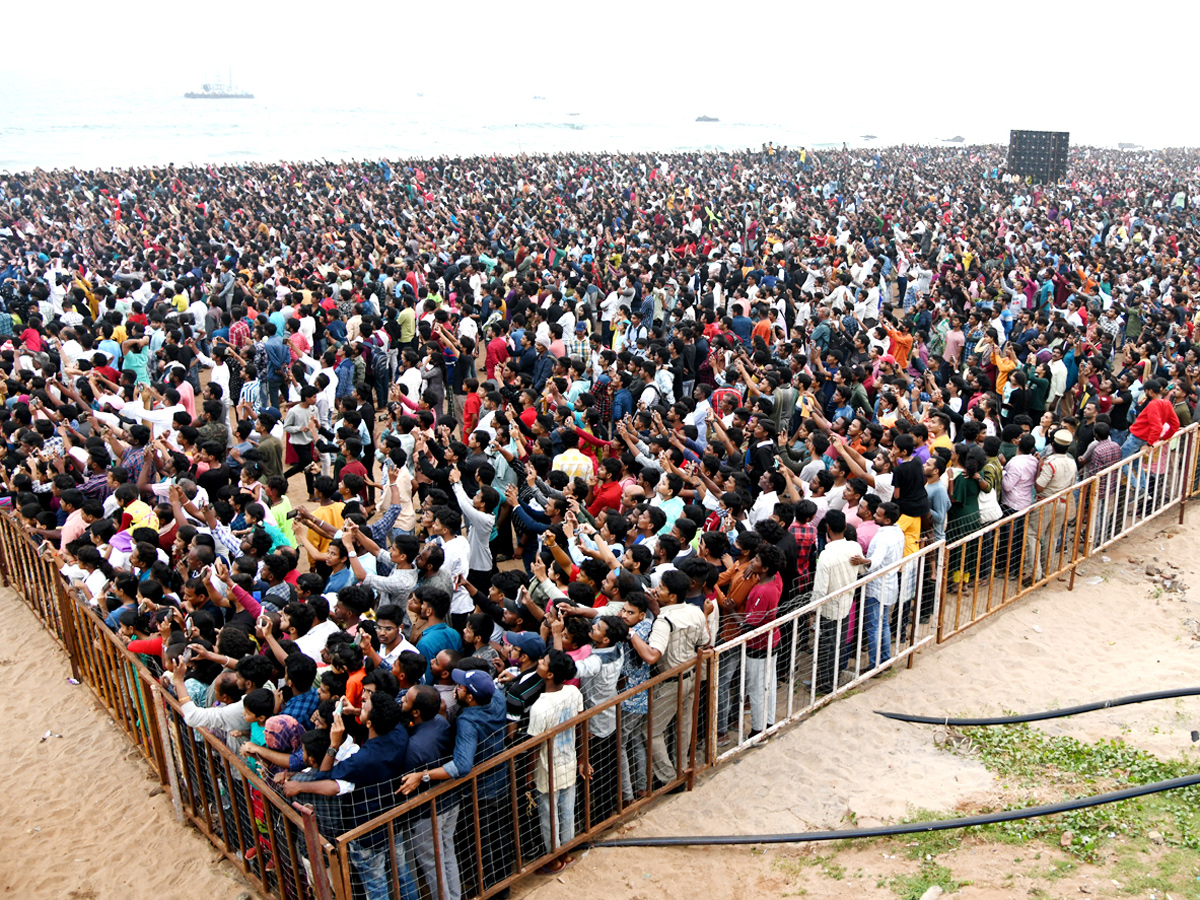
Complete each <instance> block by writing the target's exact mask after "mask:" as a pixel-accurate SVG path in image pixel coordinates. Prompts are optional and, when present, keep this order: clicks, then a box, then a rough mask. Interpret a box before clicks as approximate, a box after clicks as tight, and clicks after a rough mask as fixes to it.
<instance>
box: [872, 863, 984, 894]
mask: <svg viewBox="0 0 1200 900" xmlns="http://www.w3.org/2000/svg"><path fill="white" fill-rule="evenodd" d="M964 884H970V882H969V881H957V880H955V878H954V876H953V875H951V874H950V870H949V869H947V868H946V867H945V866H942V865H939V864H938V863H936V862H933V861H932V860H924V861H923V862H922V863H921V868H920V870H919V871H918V872H916V873H915V874H913V875H897V876H895V877H894V878H892V879H891V881H890V882H889V886H890V887H891V889H892V890H893V891H895V892H896V896H897V897H899V898H900V900H921V897H923V896H924V895H925V892H926V891H927V890H929V889H930V888H931V887H934V886H935V885H936V886H937V887H940V888H941V889H942V891H944V892H945V893H947V894H952V893H954V892H955V891H957V890H958V889H959V888H960V887H962V886H963V885H964Z"/></svg>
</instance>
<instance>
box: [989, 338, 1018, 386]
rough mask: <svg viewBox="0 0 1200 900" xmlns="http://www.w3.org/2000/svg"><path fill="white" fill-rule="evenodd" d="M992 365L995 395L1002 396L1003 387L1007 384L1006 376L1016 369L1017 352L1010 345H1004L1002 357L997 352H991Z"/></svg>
mask: <svg viewBox="0 0 1200 900" xmlns="http://www.w3.org/2000/svg"><path fill="white" fill-rule="evenodd" d="M992 365H993V366H995V367H996V393H997V394H1000V395H1001V396H1004V386H1005V385H1006V384H1008V376H1009V375H1010V374H1011V373H1012V371H1013V370H1014V369H1016V367H1017V351H1016V349H1015V348H1014V347H1013V345H1012V343H1008V344H1005V345H1004V355H1003V356H1001V355H1000V352H999V351H998V350H995V349H993V350H992Z"/></svg>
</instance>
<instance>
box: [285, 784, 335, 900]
mask: <svg viewBox="0 0 1200 900" xmlns="http://www.w3.org/2000/svg"><path fill="white" fill-rule="evenodd" d="M292 808H293V809H295V810H296V812H298V813H300V818H301V819H303V820H304V844H305V846H306V848H307V849H308V862H309V864H310V865H311V866H312V879H311V883H310V884H309V888H310V889H311V890H312V894H313V896H314V897H316V898H317V900H333V891H332V890H331V889H330V887H329V870H328V868H327V867H326V865H325V854H323V853H322V852H321V835H319V834H318V833H317V816H316V813H314V812H313V811H312V807H311V806H306V805H304V804H303V803H296V802H294V801H293V803H292Z"/></svg>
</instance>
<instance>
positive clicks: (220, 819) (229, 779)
mask: <svg viewBox="0 0 1200 900" xmlns="http://www.w3.org/2000/svg"><path fill="white" fill-rule="evenodd" d="M159 698H160V701H159V702H161V703H162V704H163V707H164V712H165V719H166V721H167V728H166V740H165V742H164V754H163V756H164V759H165V762H166V765H168V766H170V767H172V770H173V772H174V781H175V784H176V785H177V790H178V793H179V798H178V799H179V801H180V805H181V809H182V812H183V814H184V815H185V816H186V817H187V818H188V819H189V820H190V821H191V822H192V823H193V824H194V825H195V826H196V827H197V828H198V829H199V830H200V831H201V832H202V833H203V834H204V835H205V836H206V837H208V839H209V840H210V841H211V842H212V843H213V844H214V845H215V846H216V847H217V848H218V849H220V850H221V851H222V853H224V854H225V856H226V857H227V858H228V859H229V860H230V861H232V862H233V863H234V865H236V866H237V867H238V868H239V869H240V870H241V871H242V873H243V874H244V875H245V876H246V877H247V878H249V879H250V880H251V882H252V883H254V885H255V886H256V887H257V888H258V889H259V890H261V891H262V892H263V893H264V894H267V895H269V896H274V897H278V898H280V900H298V898H305V897H315V898H324V897H329V896H331V891H332V884H333V879H332V878H331V875H330V872H329V869H328V858H327V855H326V852H325V847H326V845H328V841H327V839H326V838H325V837H323V836H322V835H323V834H328V833H331V830H332V828H334V827H337V826H338V825H340V824H341V823H340V821H339V820H338V819H336V818H333V817H330V816H325V817H324V818H322V813H323V808H322V806H321V804H320V803H314V804H312V805H311V808H302V809H299V810H298V809H296V808H294V807H293V805H292V803H291V801H290V800H288V799H287V798H285V797H284V796H283V795H282V793H281V792H280V787H279V785H278V784H277V783H276V782H275V781H273V780H271V778H270V775H271V772H269V771H266V770H264V771H262V772H257V771H255V770H254V769H252V768H251V767H250V765H249V764H248V763H247V761H245V760H243V759H241V758H240V757H239V756H238V754H236V753H234V752H233V750H232V749H230V748H229V747H228V746H227V745H226V743H225V739H223V738H222V737H219V736H218V735H216V734H214V733H213V732H211V731H209V730H208V729H205V728H191V727H189V726H188V725H187V723H186V721H185V716H184V712H183V707H182V706H181V705H180V704H179V701H178V700H177V699H176V698H175V697H173V696H171V695H169V694H167V693H165V692H161V693H159ZM226 739H227V736H226ZM256 765H261V764H257V763H256ZM173 789H176V788H173ZM322 799H323V798H322ZM308 815H312V816H313V817H314V818H315V820H316V825H317V828H316V830H315V837H316V839H317V846H316V847H315V848H314V847H310V845H309V839H308V834H307V830H306V822H305V818H306V816H308ZM322 825H324V826H325V828H326V831H324V832H322V831H321V826H322ZM329 846H330V847H331V845H329ZM326 889H328V890H326Z"/></svg>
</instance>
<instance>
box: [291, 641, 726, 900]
mask: <svg viewBox="0 0 1200 900" xmlns="http://www.w3.org/2000/svg"><path fill="white" fill-rule="evenodd" d="M707 669H708V658H707V657H706V656H703V655H697V656H696V657H695V658H694V659H693V660H692V661H690V662H688V663H685V664H683V665H681V666H678V667H676V668H675V669H672V670H669V671H667V672H663V673H660V674H658V675H656V676H654V677H652V678H650V679H649V680H647V681H646V682H644V683H642V684H640V685H638V686H636V687H635V688H633V689H631V690H628V691H625V692H622V693H620V694H617V695H614V696H613V697H611V698H610V699H608V700H606V701H604V702H603V703H600V704H597V705H595V706H593V707H592V708H590V709H587V710H585V711H584V712H583V713H582V714H581V715H573V714H571V708H570V707H568V706H564V707H563V709H562V711H560V712H558V713H556V712H555V709H556V707H555V702H556V701H554V700H553V698H552V697H551V696H550V695H547V694H544V695H543V697H546V698H547V699H549V700H550V702H549V703H548V704H547V705H548V707H549V708H548V709H547V710H545V711H544V712H545V714H546V715H547V716H549V718H548V719H546V720H545V721H547V722H550V723H552V724H551V725H550V727H548V728H546V730H544V731H543V732H541V733H537V734H534V735H533V736H531V737H527V738H525V739H522V737H523V735H524V732H522V731H521V730H520V728H519V727H518V728H517V729H513V730H512V731H511V732H510V730H509V728H508V726H507V725H506V724H505V722H504V720H503V719H500V720H498V721H497V722H495V728H494V729H493V730H491V731H489V732H487V733H486V734H485V735H484V739H483V740H482V741H479V742H477V743H473V745H472V746H473V749H472V753H473V754H476V755H475V756H474V757H473V759H472V761H471V765H470V769H469V771H463V770H461V769H459V768H458V765H457V763H460V762H461V761H462V759H461V756H460V754H459V752H458V748H457V746H456V750H455V752H454V753H453V754H451V755H449V756H447V757H445V758H444V759H442V760H440V761H433V762H430V763H428V764H427V767H425V768H422V769H420V770H417V771H414V772H411V773H408V774H407V775H404V774H401V775H394V776H392V777H389V778H387V779H383V780H381V781H379V782H378V783H375V784H370V785H359V784H354V785H348V784H342V785H339V787H338V791H339V793H338V794H337V795H336V796H329V797H319V796H317V795H314V794H311V793H308V792H309V791H313V790H319V789H320V788H318V787H315V786H314V787H310V786H309V785H307V784H305V783H300V784H299V785H298V786H297V788H296V789H297V790H299V793H298V794H297V799H298V800H301V801H304V802H308V801H309V800H310V799H312V800H314V801H317V803H315V804H314V809H315V810H316V815H317V821H318V824H319V825H320V826H321V829H322V833H323V834H331V833H335V834H337V835H338V837H337V838H336V840H335V844H336V848H337V857H338V864H337V866H336V867H335V868H337V869H338V870H339V871H340V874H341V877H342V879H343V881H344V883H345V884H346V885H347V886H348V890H349V896H351V897H354V898H366V900H380V898H384V897H389V898H396V897H402V898H403V897H408V898H413V900H415V898H417V897H426V896H427V897H430V898H444V900H457V898H459V897H487V896H491V895H493V894H495V893H497V892H499V891H502V890H504V889H505V888H507V887H508V886H509V885H511V884H512V883H513V882H514V881H515V880H516V879H517V878H519V877H521V876H523V875H526V874H528V873H530V872H532V871H534V870H536V869H539V868H542V867H546V866H548V867H550V869H551V870H554V869H555V867H557V866H558V865H561V863H562V861H563V859H564V857H565V856H566V855H568V854H570V853H571V852H572V850H573V849H574V848H575V847H577V846H578V845H579V844H581V843H583V842H585V841H587V840H590V839H591V838H592V837H594V836H595V835H596V834H598V833H600V832H601V831H603V830H604V829H606V828H607V827H609V826H610V825H611V824H612V823H614V822H616V821H618V820H619V819H620V818H621V817H622V816H624V815H626V814H630V813H632V812H633V811H635V810H637V809H638V808H640V807H641V806H642V805H644V804H645V803H647V802H650V801H652V800H653V799H654V798H656V797H658V796H661V795H662V794H663V793H666V792H668V791H671V790H675V789H678V788H680V787H681V786H684V785H686V783H687V782H688V781H689V780H690V779H691V778H692V776H693V774H694V772H695V769H696V766H697V755H698V754H702V752H703V751H702V749H701V747H700V744H699V743H698V742H697V740H696V722H697V709H698V707H699V705H700V698H701V696H703V695H704V691H705V688H704V673H705V672H706V671H707ZM698 691H699V692H698ZM641 701H644V703H642V702H641ZM642 710H644V711H642ZM460 715H461V711H460ZM540 716H541V713H539V712H538V710H536V709H533V710H532V711H531V716H530V720H529V725H530V727H531V729H533V728H537V727H540V724H534V723H540V722H542V721H543V720H542V719H541V718H540ZM556 716H557V718H556ZM481 718H482V717H481ZM559 720H561V721H559ZM476 737H478V733H476ZM493 738H497V739H495V740H493ZM474 740H475V738H472V741H474ZM482 747H486V748H487V750H486V754H487V755H486V758H480V756H479V755H478V753H477V751H478V750H479V748H482ZM360 752H362V751H360ZM424 772H435V773H437V775H438V777H437V778H431V779H429V780H428V781H427V780H425V779H424V778H423V774H424ZM451 772H453V773H455V774H458V775H459V776H460V777H458V778H455V779H452V780H450V779H447V778H444V777H443V776H448V775H450V774H451Z"/></svg>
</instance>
